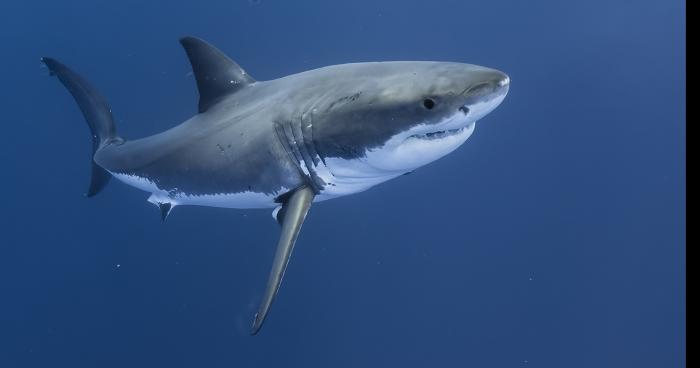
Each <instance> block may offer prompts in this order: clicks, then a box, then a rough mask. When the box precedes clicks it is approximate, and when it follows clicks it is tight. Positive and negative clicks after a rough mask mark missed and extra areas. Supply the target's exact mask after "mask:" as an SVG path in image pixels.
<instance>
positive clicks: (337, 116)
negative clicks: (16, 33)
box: [42, 37, 510, 334]
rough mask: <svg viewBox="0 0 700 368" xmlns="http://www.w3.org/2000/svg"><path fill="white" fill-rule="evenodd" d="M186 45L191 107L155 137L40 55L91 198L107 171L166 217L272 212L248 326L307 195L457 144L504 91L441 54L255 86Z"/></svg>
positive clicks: (188, 40)
mask: <svg viewBox="0 0 700 368" xmlns="http://www.w3.org/2000/svg"><path fill="white" fill-rule="evenodd" d="M181 43H182V45H183V46H184V48H185V51H186V52H187V55H188V57H189V59H190V62H191V64H192V68H193V71H194V75H195V78H196V81H197V87H198V90H199V106H198V107H199V108H198V114H197V115H195V116H193V117H192V118H190V119H188V120H187V121H185V122H183V123H182V124H180V125H178V126H176V127H174V128H172V129H170V130H167V131H165V132H163V133H160V134H156V135H154V136H150V137H146V138H143V139H137V140H125V139H123V138H121V137H119V136H118V135H117V132H116V127H115V125H114V119H113V117H112V113H111V108H110V107H109V105H108V104H107V102H106V100H105V99H104V98H103V97H102V96H101V95H100V94H99V93H97V91H96V90H95V89H94V88H93V87H92V86H90V84H89V83H88V82H87V81H86V80H84V79H83V78H81V77H80V76H79V75H77V74H76V73H75V72H73V71H71V70H70V69H69V68H67V67H66V66H64V65H63V64H61V63H59V62H58V61H56V60H54V59H51V58H43V59H42V61H43V62H44V63H45V64H46V65H47V67H48V68H49V70H50V72H51V74H52V75H56V76H57V77H58V78H59V79H60V81H61V82H62V83H63V84H64V85H65V87H66V88H67V89H68V90H69V91H70V92H71V94H72V95H73V97H74V98H75V100H76V102H77V103H78V106H79V107H80V109H81V111H82V113H83V115H84V116H85V119H86V121H87V123H88V126H89V128H90V131H91V134H92V138H93V160H92V177H91V182H90V186H89V188H88V192H87V196H93V195H95V194H97V193H99V192H100V191H101V190H102V189H103V188H104V187H105V185H106V184H107V183H108V181H109V179H110V178H111V177H112V176H114V177H116V178H118V179H119V180H121V181H123V182H125V183H127V184H129V185H132V186H135V187H137V188H140V189H142V190H145V191H148V192H150V193H151V196H150V197H149V201H150V202H151V203H153V204H156V205H157V206H159V208H160V213H161V216H162V219H163V220H165V218H166V217H167V216H168V215H169V213H170V211H171V210H172V209H173V208H174V207H175V206H178V205H187V204H189V205H203V206H215V207H229V208H274V211H273V217H275V218H276V219H277V221H278V222H279V223H280V225H281V226H282V233H281V236H280V240H279V242H278V245H277V251H276V254H275V258H274V260H273V266H272V271H271V272H270V277H269V280H268V283H267V287H266V291H265V294H264V296H263V300H262V301H261V304H260V308H259V310H258V313H257V314H256V316H255V318H254V322H253V327H252V330H251V333H253V334H255V333H257V332H258V331H259V330H260V327H261V326H262V323H263V322H264V320H265V317H266V316H267V314H268V312H269V309H270V306H271V304H272V301H273V300H274V298H275V295H276V294H277V291H278V289H279V286H280V283H281V280H282V277H283V275H284V271H285V269H286V266H287V263H288V261H289V258H290V255H291V253H292V250H293V247H294V244H295V242H296V238H297V236H298V234H299V230H300V229H301V225H302V224H303V222H304V219H305V217H306V215H307V213H308V211H309V208H310V206H311V203H312V202H314V201H321V200H325V199H330V198H335V197H340V196H344V195H349V194H353V193H358V192H361V191H363V190H366V189H368V188H371V187H372V186H374V185H377V184H379V183H382V182H384V181H387V180H390V179H392V178H395V177H397V176H400V175H403V174H406V173H409V172H412V171H413V170H415V169H416V168H418V167H420V166H423V165H425V164H427V163H430V162H432V161H435V160H437V159H438V158H440V157H442V156H444V155H446V154H448V153H450V152H452V151H453V150H455V149H456V148H457V147H459V146H460V145H461V144H462V143H464V142H465V141H466V140H467V138H469V136H470V135H471V133H472V132H473V131H474V127H475V123H476V121H477V120H478V119H481V118H482V117H483V116H485V115H486V114H488V113H489V112H491V111H492V110H493V109H495V108H496V107H497V106H498V105H499V104H500V103H501V102H502V101H503V99H504V98H505V96H506V94H507V92H508V88H509V82H510V81H509V78H508V77H507V76H506V75H505V74H503V73H501V72H499V71H497V70H494V69H489V68H484V67H480V66H476V65H470V64H460V63H443V62H373V63H356V64H344V65H335V66H330V67H325V68H320V69H316V70H311V71H307V72H303V73H299V74H294V75H290V76H287V77H284V78H280V79H276V80H271V81H265V82H258V81H255V80H254V79H253V78H252V77H251V76H250V75H248V74H247V73H246V72H245V71H244V70H243V69H242V68H241V67H240V66H238V64H236V63H235V62H234V61H232V60H231V59H229V58H228V57H227V56H226V55H224V54H223V53H222V52H221V51H219V50H217V49H216V48H214V47H213V46H211V45H209V44H207V43H206V42H204V41H202V40H200V39H197V38H194V37H185V38H183V39H181Z"/></svg>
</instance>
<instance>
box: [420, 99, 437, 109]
mask: <svg viewBox="0 0 700 368" xmlns="http://www.w3.org/2000/svg"><path fill="white" fill-rule="evenodd" d="M423 107H425V108H426V109H428V110H432V109H433V107H435V100H433V99H432V98H426V99H425V100H423Z"/></svg>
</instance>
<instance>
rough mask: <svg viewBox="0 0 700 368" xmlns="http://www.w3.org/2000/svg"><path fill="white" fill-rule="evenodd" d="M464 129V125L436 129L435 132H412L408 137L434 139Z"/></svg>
mask: <svg viewBox="0 0 700 368" xmlns="http://www.w3.org/2000/svg"><path fill="white" fill-rule="evenodd" d="M463 130H464V127H462V128H458V129H448V130H438V131H436V132H428V133H423V134H413V135H411V136H410V137H409V138H416V139H423V140H436V139H442V138H445V137H449V136H452V135H455V134H459V133H461V132H462V131H463Z"/></svg>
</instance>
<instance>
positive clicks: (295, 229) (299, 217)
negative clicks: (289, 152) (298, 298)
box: [250, 186, 314, 335]
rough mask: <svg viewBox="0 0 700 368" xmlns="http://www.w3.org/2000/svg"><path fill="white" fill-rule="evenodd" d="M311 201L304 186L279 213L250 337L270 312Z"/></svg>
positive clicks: (309, 190)
mask: <svg viewBox="0 0 700 368" xmlns="http://www.w3.org/2000/svg"><path fill="white" fill-rule="evenodd" d="M313 199H314V192H313V190H312V189H311V188H309V187H306V186H304V187H301V188H299V189H297V190H296V191H294V193H292V195H291V196H289V197H288V199H287V201H286V202H285V203H284V204H283V205H282V210H281V211H280V212H282V211H284V212H282V213H283V214H284V216H283V217H278V219H281V223H282V234H281V235H280V239H279V242H278V243H277V251H276V252H275V258H274V260H273V262H272V270H271V271H270V278H269V279H268V281H267V288H266V289H265V295H263V299H262V302H261V303H260V307H259V308H258V313H256V314H255V319H254V320H253V327H252V329H251V331H250V333H251V335H255V334H257V333H258V331H260V327H262V324H263V322H265V317H266V316H267V314H268V312H269V311H270V305H272V302H273V300H274V299H275V295H277V290H279V287H280V283H281V282H282V277H283V276H284V271H285V269H286V268H287V263H288V262H289V257H290V256H291V255H292V250H293V249H294V243H295V242H296V240H297V236H298V235H299V230H301V225H302V224H303V223H304V219H305V218H306V214H307V213H308V212H309V208H310V207H311V202H312V201H313Z"/></svg>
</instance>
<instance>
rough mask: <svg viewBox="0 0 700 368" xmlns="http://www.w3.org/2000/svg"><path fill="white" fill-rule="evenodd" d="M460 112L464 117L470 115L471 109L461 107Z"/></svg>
mask: <svg viewBox="0 0 700 368" xmlns="http://www.w3.org/2000/svg"><path fill="white" fill-rule="evenodd" d="M459 111H461V112H462V113H463V114H464V115H467V114H469V108H468V107H466V106H461V107H460V108H459Z"/></svg>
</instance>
